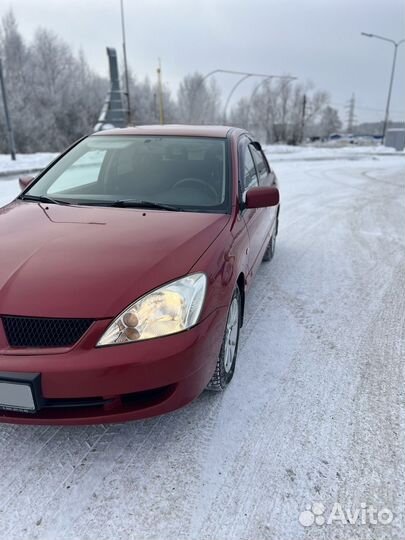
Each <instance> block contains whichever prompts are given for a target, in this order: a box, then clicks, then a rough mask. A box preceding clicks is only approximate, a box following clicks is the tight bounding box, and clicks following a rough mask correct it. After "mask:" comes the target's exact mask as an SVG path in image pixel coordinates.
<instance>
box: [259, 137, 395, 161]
mask: <svg viewBox="0 0 405 540" xmlns="http://www.w3.org/2000/svg"><path fill="white" fill-rule="evenodd" d="M264 149H265V151H266V153H267V154H268V156H269V157H270V158H272V160H273V161H285V160H287V161H293V160H297V159H298V160H300V161H301V160H307V159H309V160H314V159H361V158H364V157H370V156H371V157H372V156H381V155H387V156H389V155H399V154H402V155H404V152H397V151H396V150H395V149H394V148H387V147H386V146H382V145H374V146H366V145H356V144H342V143H335V142H329V143H319V144H318V145H315V144H313V145H304V146H290V145H287V144H272V145H267V146H265V147H264Z"/></svg>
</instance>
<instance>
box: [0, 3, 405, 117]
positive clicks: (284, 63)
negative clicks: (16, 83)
mask: <svg viewBox="0 0 405 540" xmlns="http://www.w3.org/2000/svg"><path fill="white" fill-rule="evenodd" d="M10 7H11V8H12V9H13V11H14V13H15V15H16V18H17V20H18V23H19V27H20V30H21V31H22V32H23V34H24V36H26V39H27V40H29V39H30V38H31V37H32V35H33V33H34V32H35V29H36V28H37V27H38V26H40V25H41V26H44V27H47V28H51V29H53V30H54V31H55V32H56V33H57V34H58V35H60V36H61V37H62V38H63V39H64V40H66V41H67V42H68V43H70V44H71V45H72V46H73V47H74V48H75V49H76V50H78V49H79V48H80V47H81V48H82V49H83V50H84V52H85V54H86V57H87V59H88V60H89V62H90V64H91V65H92V67H93V68H94V69H95V70H96V71H98V72H99V73H101V74H104V75H106V74H107V71H108V69H107V58H106V53H105V46H106V45H109V46H115V47H117V49H119V53H121V28H120V15H119V0H53V1H51V0H8V1H7V0H2V2H1V6H0V15H2V14H3V13H4V12H5V11H7V10H8V9H9V8H10ZM125 10H126V26H127V50H128V59H129V64H130V66H131V68H132V69H133V71H134V72H135V73H136V75H137V76H138V77H139V78H143V77H144V76H145V75H148V76H149V77H150V78H151V79H154V78H155V76H156V64H157V58H158V57H160V58H161V59H162V67H163V77H164V81H165V83H167V84H168V86H169V87H170V89H171V90H172V91H173V92H175V91H176V89H177V86H178V83H179V81H180V80H181V78H182V77H183V76H184V75H185V74H186V73H188V72H192V71H196V70H198V71H200V72H201V73H207V72H209V71H211V70H213V69H216V68H224V69H232V70H240V71H255V72H260V73H269V74H287V73H288V74H291V75H295V76H297V77H298V78H299V79H300V81H302V82H306V81H307V80H311V81H313V82H314V84H315V85H316V87H317V88H320V89H324V90H327V91H328V92H329V93H330V94H331V102H332V104H333V105H335V106H337V107H338V108H339V110H340V112H341V116H342V117H343V118H342V119H343V120H345V110H344V106H345V104H346V103H347V102H348V100H349V99H350V96H351V94H352V93H353V92H354V93H355V94H356V101H357V108H356V114H357V117H358V119H359V120H378V119H380V118H382V116H383V109H384V107H385V103H386V97H387V91H388V83H389V75H390V70H391V64H392V55H393V46H392V45H390V44H389V43H385V42H382V41H379V40H377V39H368V38H365V37H362V36H361V35H360V32H361V31H365V32H371V33H376V34H380V35H383V36H387V37H390V38H392V39H395V40H400V39H402V38H404V37H405V2H404V0H216V1H214V0H125ZM236 80H237V78H235V77H231V76H229V75H228V76H226V75H222V76H218V77H217V81H218V83H219V84H220V86H221V88H222V91H223V97H226V94H227V91H228V92H229V89H230V88H231V87H232V84H233V83H234V82H235V81H236ZM257 80H259V79H255V81H257ZM256 84H257V83H256ZM253 86H254V81H253V80H252V82H250V81H249V80H248V81H246V82H245V83H243V84H242V85H241V86H240V87H239V89H238V92H237V93H236V94H235V99H237V98H239V97H241V96H242V95H249V94H250V92H251V90H252V87H253ZM404 98H405V43H404V44H403V45H402V46H401V47H400V48H399V50H398V62H397V72H396V78H395V83H394V90H393V97H392V104H391V110H392V114H391V117H392V118H393V119H400V120H404V117H405V99H404Z"/></svg>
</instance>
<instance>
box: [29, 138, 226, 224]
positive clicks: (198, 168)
mask: <svg viewBox="0 0 405 540" xmlns="http://www.w3.org/2000/svg"><path fill="white" fill-rule="evenodd" d="M227 163H228V160H227V144H226V139H219V138H218V139H216V138H207V137H175V136H167V137H160V136H156V137H152V136H151V137H141V136H137V135H136V136H127V135H118V136H117V135H114V136H112V135H101V136H100V135H96V136H91V137H88V138H87V139H85V140H83V141H82V142H80V143H79V144H78V145H76V146H75V147H74V148H73V149H72V150H70V151H69V152H68V153H67V154H66V155H65V156H64V157H62V158H61V159H60V160H59V161H58V162H57V163H56V164H55V165H54V166H53V167H51V168H50V169H49V170H48V171H47V172H45V173H43V174H42V175H41V176H40V177H39V179H38V180H37V181H36V182H35V183H34V184H33V185H32V187H31V188H30V189H28V191H26V192H25V193H24V194H23V195H22V196H21V198H23V199H25V200H31V201H32V200H34V201H35V200H42V201H43V202H47V203H48V202H49V203H54V204H58V203H59V204H62V203H64V204H69V203H70V204H83V205H97V206H98V205H100V206H121V207H125V206H129V207H130V206H133V207H141V208H142V207H144V208H157V209H159V208H161V209H166V210H175V211H176V210H178V211H191V212H218V213H227V212H229V199H230V194H229V191H230V190H229V181H228V173H227V169H228V165H227Z"/></svg>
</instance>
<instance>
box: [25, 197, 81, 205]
mask: <svg viewBox="0 0 405 540" xmlns="http://www.w3.org/2000/svg"><path fill="white" fill-rule="evenodd" d="M19 199H21V200H22V201H37V202H43V203H51V204H65V205H70V204H72V203H70V202H67V201H61V200H60V199H52V197H47V196H46V195H22V196H21V197H19Z"/></svg>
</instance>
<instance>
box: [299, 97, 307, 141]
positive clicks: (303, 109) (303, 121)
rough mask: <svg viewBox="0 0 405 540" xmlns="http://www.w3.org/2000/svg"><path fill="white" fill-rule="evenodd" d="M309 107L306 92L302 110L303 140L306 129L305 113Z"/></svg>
mask: <svg viewBox="0 0 405 540" xmlns="http://www.w3.org/2000/svg"><path fill="white" fill-rule="evenodd" d="M306 109H307V96H306V94H304V97H303V98H302V111H301V133H300V135H301V137H300V139H301V142H303V140H304V130H305V113H306Z"/></svg>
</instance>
